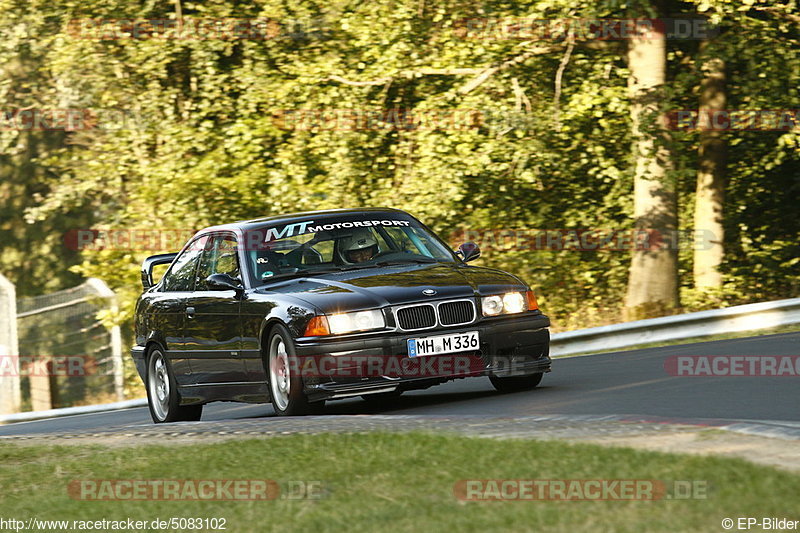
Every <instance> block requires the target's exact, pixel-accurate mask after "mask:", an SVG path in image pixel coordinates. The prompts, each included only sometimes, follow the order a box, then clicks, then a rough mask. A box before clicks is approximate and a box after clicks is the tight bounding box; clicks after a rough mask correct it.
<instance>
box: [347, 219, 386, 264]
mask: <svg viewBox="0 0 800 533" xmlns="http://www.w3.org/2000/svg"><path fill="white" fill-rule="evenodd" d="M339 250H341V253H342V255H343V256H344V260H345V261H347V262H348V263H363V262H365V261H369V260H370V259H372V258H373V257H375V254H377V253H378V241H377V240H375V236H374V235H373V234H372V232H371V231H370V230H368V229H366V228H357V229H355V230H353V233H352V234H351V235H348V236H346V237H342V240H341V241H339Z"/></svg>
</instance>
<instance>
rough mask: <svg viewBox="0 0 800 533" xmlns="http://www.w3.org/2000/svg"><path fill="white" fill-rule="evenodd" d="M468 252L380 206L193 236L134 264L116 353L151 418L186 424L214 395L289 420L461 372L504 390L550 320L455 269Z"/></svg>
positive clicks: (479, 270) (527, 383) (496, 284)
mask: <svg viewBox="0 0 800 533" xmlns="http://www.w3.org/2000/svg"><path fill="white" fill-rule="evenodd" d="M479 255H480V250H479V248H478V246H476V245H475V244H473V243H465V244H462V245H461V246H460V247H459V248H458V251H456V252H453V251H452V250H451V249H450V248H449V247H448V246H447V244H445V243H444V242H443V241H442V240H441V239H440V238H439V237H437V236H436V235H435V234H434V233H433V232H432V231H431V230H430V229H428V228H427V227H426V226H425V225H424V224H422V223H421V222H419V221H418V220H417V219H415V218H414V217H412V216H411V215H409V214H408V213H405V212H403V211H399V210H394V209H358V210H333V211H316V212H307V213H295V214H290V215H285V216H273V217H267V218H262V219H256V220H248V221H243V222H234V223H231V224H226V225H221V226H214V227H210V228H206V229H203V230H201V231H199V232H198V233H197V234H196V235H194V237H192V238H191V239H190V240H189V242H188V243H187V244H186V245H185V246H184V248H183V250H181V251H180V252H179V253H173V254H162V255H156V256H153V257H149V258H148V259H146V260H145V261H144V263H143V265H142V285H143V286H144V292H143V293H142V295H141V297H140V298H139V300H138V302H137V305H136V318H135V335H136V346H134V347H133V348H132V350H131V353H132V356H133V359H134V362H135V363H136V368H137V370H138V372H139V375H140V376H141V378H142V380H143V381H144V383H145V386H146V389H147V397H148V403H149V406H150V412H151V415H152V417H153V420H154V421H155V422H157V423H160V422H172V421H180V420H198V419H199V418H200V415H201V413H202V409H203V405H204V404H206V403H208V402H213V401H238V402H272V404H273V407H274V410H275V412H276V413H277V414H279V415H302V414H308V413H313V412H320V411H321V409H322V408H323V407H324V405H325V402H326V400H335V399H339V398H348V397H353V396H363V397H364V398H365V399H380V400H382V401H386V400H391V399H392V398H395V397H397V396H399V395H400V394H402V393H403V392H404V391H407V390H412V389H423V388H427V387H430V386H433V385H436V384H439V383H443V382H445V381H448V380H451V379H456V378H464V377H474V376H487V375H488V376H489V378H490V380H491V382H492V384H493V385H494V387H495V388H496V389H497V390H499V391H503V392H505V391H516V390H524V389H529V388H533V387H536V385H538V384H539V382H540V381H541V379H542V375H543V374H544V373H545V372H549V371H550V358H549V355H548V354H549V342H550V335H549V329H548V327H549V325H550V321H549V319H548V318H547V317H546V316H545V315H544V314H542V312H541V311H540V310H539V308H538V305H537V303H536V298H535V297H534V294H533V292H532V291H531V289H530V287H529V286H528V285H527V284H526V283H525V282H524V281H522V280H520V279H519V278H517V277H515V276H513V275H511V274H508V273H506V272H503V271H500V270H495V269H491V268H484V267H477V266H470V265H468V264H467V263H468V262H470V261H472V260H473V259H476V258H477V257H478V256H479ZM159 264H169V267H168V269H167V271H166V272H165V274H164V275H163V276H162V277H161V279H160V280H159V281H158V282H157V283H153V267H154V266H156V265H159Z"/></svg>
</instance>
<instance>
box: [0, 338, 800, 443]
mask: <svg viewBox="0 0 800 533" xmlns="http://www.w3.org/2000/svg"><path fill="white" fill-rule="evenodd" d="M675 355H726V356H757V357H764V356H797V355H800V332H796V333H786V334H779V335H768V336H759V337H748V338H742V339H733V340H723V341H713V342H704V343H695V344H685V345H680V346H668V347H663V348H650V349H644V350H635V351H628V352H616V353H609V354H603V355H593V356H586V357H570V358H563V359H556V360H555V361H554V363H553V372H552V373H550V374H548V375H546V376H545V378H544V380H543V381H542V384H541V385H540V386H539V387H538V388H536V389H535V390H533V391H529V392H520V393H513V394H498V393H496V392H495V391H494V389H493V388H492V386H491V384H490V383H489V380H488V378H473V379H462V380H456V381H453V382H450V383H446V384H444V385H440V386H438V387H434V388H431V389H428V390H423V391H414V392H409V393H406V394H405V395H403V396H402V397H401V398H399V399H398V400H396V404H394V405H392V406H391V407H383V408H380V407H378V406H376V405H374V404H370V403H368V402H365V401H363V400H361V399H348V400H340V401H335V402H330V403H329V404H328V406H327V410H326V412H327V413H330V414H339V415H348V414H360V415H364V414H378V413H379V414H382V415H393V414H396V415H434V416H448V415H471V416H484V415H485V416H492V417H498V416H532V415H543V414H564V415H632V416H641V417H653V418H657V419H659V420H670V421H672V420H674V421H676V422H680V421H686V420H696V419H725V420H748V421H787V422H799V421H800V386H799V385H800V376H793V377H792V376H789V377H786V376H784V377H738V376H737V377H732V376H728V377H675V376H671V375H670V374H669V373H668V372H667V371H666V370H665V367H664V365H665V361H666V360H667V358H669V357H670V356H675ZM273 416H274V414H273V411H272V408H271V407H270V406H269V405H268V404H265V405H246V404H234V403H216V404H210V405H207V406H206V408H205V411H204V413H203V420H204V421H205V420H208V421H210V420H217V421H219V420H237V419H249V420H258V419H264V421H265V422H268V421H267V420H266V419H267V418H270V417H273ZM147 423H150V415H149V413H148V411H147V408H138V409H127V410H124V411H115V412H110V413H98V414H89V415H79V416H70V417H62V418H55V419H49V420H40V421H34V422H21V423H16V424H9V425H5V426H0V436H8V435H25V434H37V433H38V434H41V433H62V432H63V433H69V432H75V431H88V430H92V429H104V428H108V427H110V426H123V425H136V424H147Z"/></svg>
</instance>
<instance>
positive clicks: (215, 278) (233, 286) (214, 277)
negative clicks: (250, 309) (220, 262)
mask: <svg viewBox="0 0 800 533" xmlns="http://www.w3.org/2000/svg"><path fill="white" fill-rule="evenodd" d="M206 285H207V286H208V288H209V289H211V290H212V291H236V294H237V296H238V295H239V294H241V293H242V292H243V291H244V288H243V287H242V282H241V281H239V280H238V279H236V278H234V277H233V276H231V275H229V274H211V275H210V276H208V277H207V278H206Z"/></svg>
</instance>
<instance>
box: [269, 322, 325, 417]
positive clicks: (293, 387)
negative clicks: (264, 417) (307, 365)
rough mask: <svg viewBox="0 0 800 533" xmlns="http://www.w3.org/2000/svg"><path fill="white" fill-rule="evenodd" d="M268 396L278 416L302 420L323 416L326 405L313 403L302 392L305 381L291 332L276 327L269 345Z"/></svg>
mask: <svg viewBox="0 0 800 533" xmlns="http://www.w3.org/2000/svg"><path fill="white" fill-rule="evenodd" d="M267 350H268V353H269V358H268V360H267V365H268V367H269V368H267V373H268V374H269V395H270V399H271V400H272V408H273V409H274V410H275V413H276V414H277V415H279V416H300V415H307V414H310V413H314V412H320V411H321V410H322V407H323V406H324V402H316V403H310V402H309V401H308V398H306V395H305V393H304V392H303V379H302V378H301V377H300V375H298V373H297V372H293V371H292V370H293V369H294V370H298V368H297V358H296V355H295V352H294V343H293V342H292V337H291V335H289V331H288V330H287V329H286V328H285V327H283V326H275V327H274V328H273V329H272V331H271V332H270V334H269V341H268V344H267Z"/></svg>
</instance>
